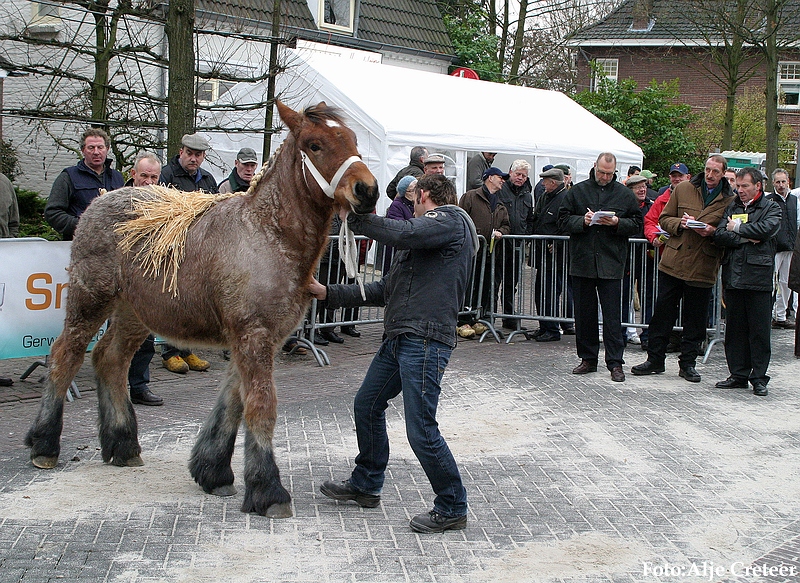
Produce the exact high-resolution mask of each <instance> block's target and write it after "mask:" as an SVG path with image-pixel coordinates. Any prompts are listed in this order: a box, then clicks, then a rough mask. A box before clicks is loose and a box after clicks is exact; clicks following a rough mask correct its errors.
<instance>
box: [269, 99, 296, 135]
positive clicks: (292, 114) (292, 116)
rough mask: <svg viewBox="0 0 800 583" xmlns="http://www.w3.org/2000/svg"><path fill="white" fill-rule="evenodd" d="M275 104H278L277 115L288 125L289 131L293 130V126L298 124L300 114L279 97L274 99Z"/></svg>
mask: <svg viewBox="0 0 800 583" xmlns="http://www.w3.org/2000/svg"><path fill="white" fill-rule="evenodd" d="M275 105H277V106H278V115H280V116H281V119H282V120H283V122H284V123H285V124H286V125H287V126H289V129H290V130H291V131H294V130H295V128H297V127H298V126H299V125H300V118H301V117H302V116H301V115H300V114H299V113H297V112H296V111H294V110H293V109H292V108H291V107H289V106H288V105H284V104H283V102H282V101H281V100H280V99H276V100H275Z"/></svg>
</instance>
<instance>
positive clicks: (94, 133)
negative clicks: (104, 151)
mask: <svg viewBox="0 0 800 583" xmlns="http://www.w3.org/2000/svg"><path fill="white" fill-rule="evenodd" d="M86 138H103V141H104V142H105V143H106V148H109V147H111V138H110V137H108V134H107V133H106V132H105V131H104V130H102V129H100V128H89V129H88V130H86V131H85V132H83V133H82V134H81V150H83V147H84V146H85V145H86Z"/></svg>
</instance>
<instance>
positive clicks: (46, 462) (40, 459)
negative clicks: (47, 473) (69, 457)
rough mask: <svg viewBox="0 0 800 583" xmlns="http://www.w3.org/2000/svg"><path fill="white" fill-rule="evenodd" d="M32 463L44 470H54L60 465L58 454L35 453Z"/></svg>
mask: <svg viewBox="0 0 800 583" xmlns="http://www.w3.org/2000/svg"><path fill="white" fill-rule="evenodd" d="M31 463H32V464H33V465H34V466H36V467H37V468H41V469H43V470H52V469H53V468H54V467H56V465H58V456H47V455H35V456H33V457H31Z"/></svg>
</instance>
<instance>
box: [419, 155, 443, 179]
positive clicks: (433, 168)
mask: <svg viewBox="0 0 800 583" xmlns="http://www.w3.org/2000/svg"><path fill="white" fill-rule="evenodd" d="M423 170H424V172H425V174H444V156H442V155H441V154H436V153H434V154H429V155H428V156H427V157H426V158H425V163H424V164H423Z"/></svg>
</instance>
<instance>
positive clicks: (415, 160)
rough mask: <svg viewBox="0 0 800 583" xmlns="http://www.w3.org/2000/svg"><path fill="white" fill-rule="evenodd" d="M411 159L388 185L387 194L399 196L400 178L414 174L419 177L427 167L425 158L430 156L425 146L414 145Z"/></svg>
mask: <svg viewBox="0 0 800 583" xmlns="http://www.w3.org/2000/svg"><path fill="white" fill-rule="evenodd" d="M410 157H411V159H410V160H409V162H408V166H406V167H405V168H403V169H402V170H400V172H398V173H397V174H396V175H395V177H394V178H392V181H391V182H390V183H389V185H388V186H387V187H386V196H388V197H389V198H391V199H392V200H394V197H396V196H397V183H398V182H400V179H401V178H403V177H404V176H413V177H414V178H419V177H420V176H422V175H423V174H424V172H425V168H424V166H423V164H424V162H425V158H427V157H428V150H427V149H426V148H424V147H423V146H414V147H413V148H411V154H410Z"/></svg>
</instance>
